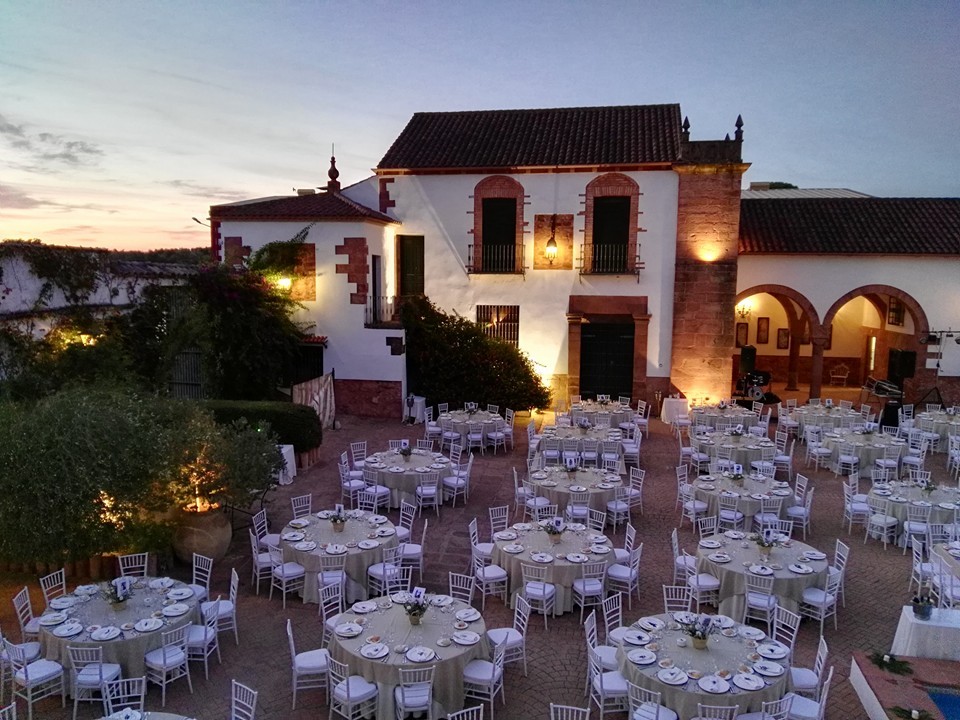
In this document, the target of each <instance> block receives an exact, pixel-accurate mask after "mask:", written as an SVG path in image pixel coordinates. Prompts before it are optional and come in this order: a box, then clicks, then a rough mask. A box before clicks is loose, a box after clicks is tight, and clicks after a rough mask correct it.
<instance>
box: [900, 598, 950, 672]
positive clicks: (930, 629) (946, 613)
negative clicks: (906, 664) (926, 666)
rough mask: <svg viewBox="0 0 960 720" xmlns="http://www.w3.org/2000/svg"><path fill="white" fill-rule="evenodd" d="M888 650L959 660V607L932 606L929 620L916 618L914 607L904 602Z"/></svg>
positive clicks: (906, 654)
mask: <svg viewBox="0 0 960 720" xmlns="http://www.w3.org/2000/svg"><path fill="white" fill-rule="evenodd" d="M890 654H891V655H903V656H906V657H921V658H934V659H936V660H960V610H947V609H946V608H934V609H933V613H932V614H931V615H930V619H929V620H918V619H917V618H916V616H914V614H913V607H912V606H910V605H905V606H904V607H903V610H901V611H900V623H899V624H898V625H897V634H896V635H895V636H894V638H893V645H892V646H891V648H890Z"/></svg>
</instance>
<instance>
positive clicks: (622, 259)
mask: <svg viewBox="0 0 960 720" xmlns="http://www.w3.org/2000/svg"><path fill="white" fill-rule="evenodd" d="M627 249H628V248H627V245H625V244H603V245H584V246H583V250H582V252H581V255H580V274H581V275H639V273H640V271H641V270H643V268H644V263H643V262H641V260H640V247H639V246H638V247H637V254H636V255H635V256H634V257H633V258H630V257H629V256H628V255H627ZM631 261H632V262H631Z"/></svg>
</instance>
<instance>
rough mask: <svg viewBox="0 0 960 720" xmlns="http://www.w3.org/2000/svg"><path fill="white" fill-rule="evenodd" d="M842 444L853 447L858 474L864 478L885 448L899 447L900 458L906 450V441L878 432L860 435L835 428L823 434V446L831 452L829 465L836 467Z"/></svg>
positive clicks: (853, 431) (855, 431) (881, 455)
mask: <svg viewBox="0 0 960 720" xmlns="http://www.w3.org/2000/svg"><path fill="white" fill-rule="evenodd" d="M843 443H850V444H851V445H852V446H853V453H854V455H856V456H857V457H858V458H859V459H860V472H861V473H862V474H863V475H864V476H866V477H869V470H870V468H872V467H873V462H874V460H877V459H879V458H882V457H883V453H884V450H886V448H887V447H890V446H894V447H899V448H900V456H901V457H903V454H904V453H905V452H906V449H907V441H906V440H901V439H900V438H898V437H894V436H892V435H884V434H883V433H880V432H872V433H862V432H860V431H857V430H848V429H845V428H837V429H835V430H833V431H831V432H826V433H824V434H823V444H824V445H825V446H827V447H828V448H830V450H831V455H830V464H831V465H836V463H837V457H838V456H839V455H840V446H841V445H842V444H843Z"/></svg>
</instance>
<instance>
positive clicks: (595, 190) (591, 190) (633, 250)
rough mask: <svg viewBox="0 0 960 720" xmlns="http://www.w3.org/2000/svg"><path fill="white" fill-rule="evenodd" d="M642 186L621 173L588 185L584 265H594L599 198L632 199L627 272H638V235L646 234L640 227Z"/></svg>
mask: <svg viewBox="0 0 960 720" xmlns="http://www.w3.org/2000/svg"><path fill="white" fill-rule="evenodd" d="M640 194H641V193H640V186H639V185H637V183H636V181H635V180H633V179H632V178H630V177H628V176H627V175H623V174H621V173H608V174H606V175H601V176H600V177H598V178H595V179H593V180H591V181H590V182H589V183H587V187H586V193H585V195H584V200H583V203H584V204H583V212H582V213H581V214H582V215H583V252H584V258H583V264H584V267H591V266H592V264H593V258H592V250H593V205H594V200H596V198H598V197H628V198H630V217H631V218H633V223H634V224H633V227H632V228H631V229H630V237H629V238H628V239H627V271H628V272H633V271H634V270H636V263H637V233H641V232H645V231H644V229H643V228H641V227H640Z"/></svg>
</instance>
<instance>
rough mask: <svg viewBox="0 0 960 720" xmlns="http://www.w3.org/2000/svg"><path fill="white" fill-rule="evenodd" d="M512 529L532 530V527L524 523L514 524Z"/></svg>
mask: <svg viewBox="0 0 960 720" xmlns="http://www.w3.org/2000/svg"><path fill="white" fill-rule="evenodd" d="M513 529H514V530H532V529H533V526H532V525H531V524H530V523H525V522H521V523H514V524H513Z"/></svg>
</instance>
